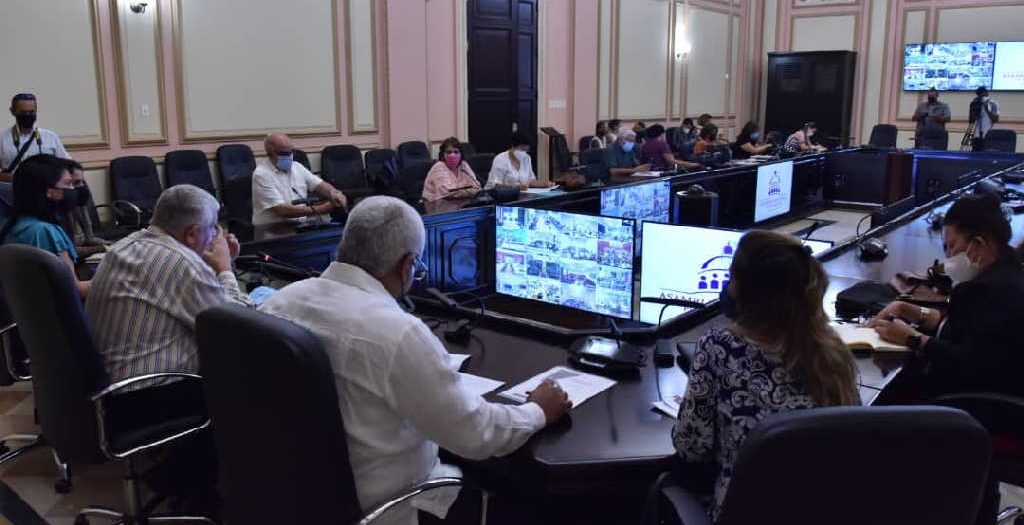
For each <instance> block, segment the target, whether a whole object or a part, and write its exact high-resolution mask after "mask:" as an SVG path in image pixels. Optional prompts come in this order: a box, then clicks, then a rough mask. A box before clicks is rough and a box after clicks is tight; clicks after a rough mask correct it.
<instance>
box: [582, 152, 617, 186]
mask: <svg viewBox="0 0 1024 525" xmlns="http://www.w3.org/2000/svg"><path fill="white" fill-rule="evenodd" d="M609 153H610V150H608V149H607V148H591V149H588V150H587V151H584V152H582V153H580V164H582V165H583V166H584V167H586V169H585V170H584V171H583V172H582V173H583V174H584V175H585V176H586V177H587V181H588V182H603V183H607V182H608V181H609V180H610V179H611V168H610V163H609V162H608V154H609Z"/></svg>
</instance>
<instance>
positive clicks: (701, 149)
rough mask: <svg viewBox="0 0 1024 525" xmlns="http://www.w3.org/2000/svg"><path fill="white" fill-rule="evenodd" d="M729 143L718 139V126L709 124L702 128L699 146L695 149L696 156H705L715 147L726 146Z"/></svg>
mask: <svg viewBox="0 0 1024 525" xmlns="http://www.w3.org/2000/svg"><path fill="white" fill-rule="evenodd" d="M727 144H728V143H727V142H725V141H724V140H719V139H718V126H716V125H714V124H708V125H706V126H704V127H703V128H700V139H699V140H698V141H697V144H696V145H695V146H694V147H693V154H694V155H703V154H704V153H707V152H708V150H710V149H711V148H712V147H714V146H725V145H727Z"/></svg>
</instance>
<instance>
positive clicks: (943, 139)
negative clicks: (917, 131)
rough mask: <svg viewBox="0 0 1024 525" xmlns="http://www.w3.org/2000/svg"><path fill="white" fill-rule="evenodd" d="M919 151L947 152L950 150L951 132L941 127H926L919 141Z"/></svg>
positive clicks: (917, 145) (917, 146)
mask: <svg viewBox="0 0 1024 525" xmlns="http://www.w3.org/2000/svg"><path fill="white" fill-rule="evenodd" d="M915 147H916V148H917V149H929V150H938V151H946V150H948V149H949V132H948V131H946V130H945V129H944V128H942V127H939V126H925V128H924V130H922V131H921V136H920V137H918V139H917V144H916V146H915Z"/></svg>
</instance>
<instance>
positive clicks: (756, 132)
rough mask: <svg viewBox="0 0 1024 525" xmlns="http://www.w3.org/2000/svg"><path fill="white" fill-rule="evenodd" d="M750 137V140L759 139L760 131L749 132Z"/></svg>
mask: <svg viewBox="0 0 1024 525" xmlns="http://www.w3.org/2000/svg"><path fill="white" fill-rule="evenodd" d="M750 138H751V139H752V140H760V139H761V132H760V131H755V132H753V133H751V134H750Z"/></svg>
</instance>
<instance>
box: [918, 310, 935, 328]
mask: <svg viewBox="0 0 1024 525" xmlns="http://www.w3.org/2000/svg"><path fill="white" fill-rule="evenodd" d="M931 314H932V311H931V309H929V308H925V307H923V306H922V307H921V314H920V315H919V316H918V318H917V324H918V326H920V325H923V324H924V322H925V321H927V320H928V316H929V315H931Z"/></svg>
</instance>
